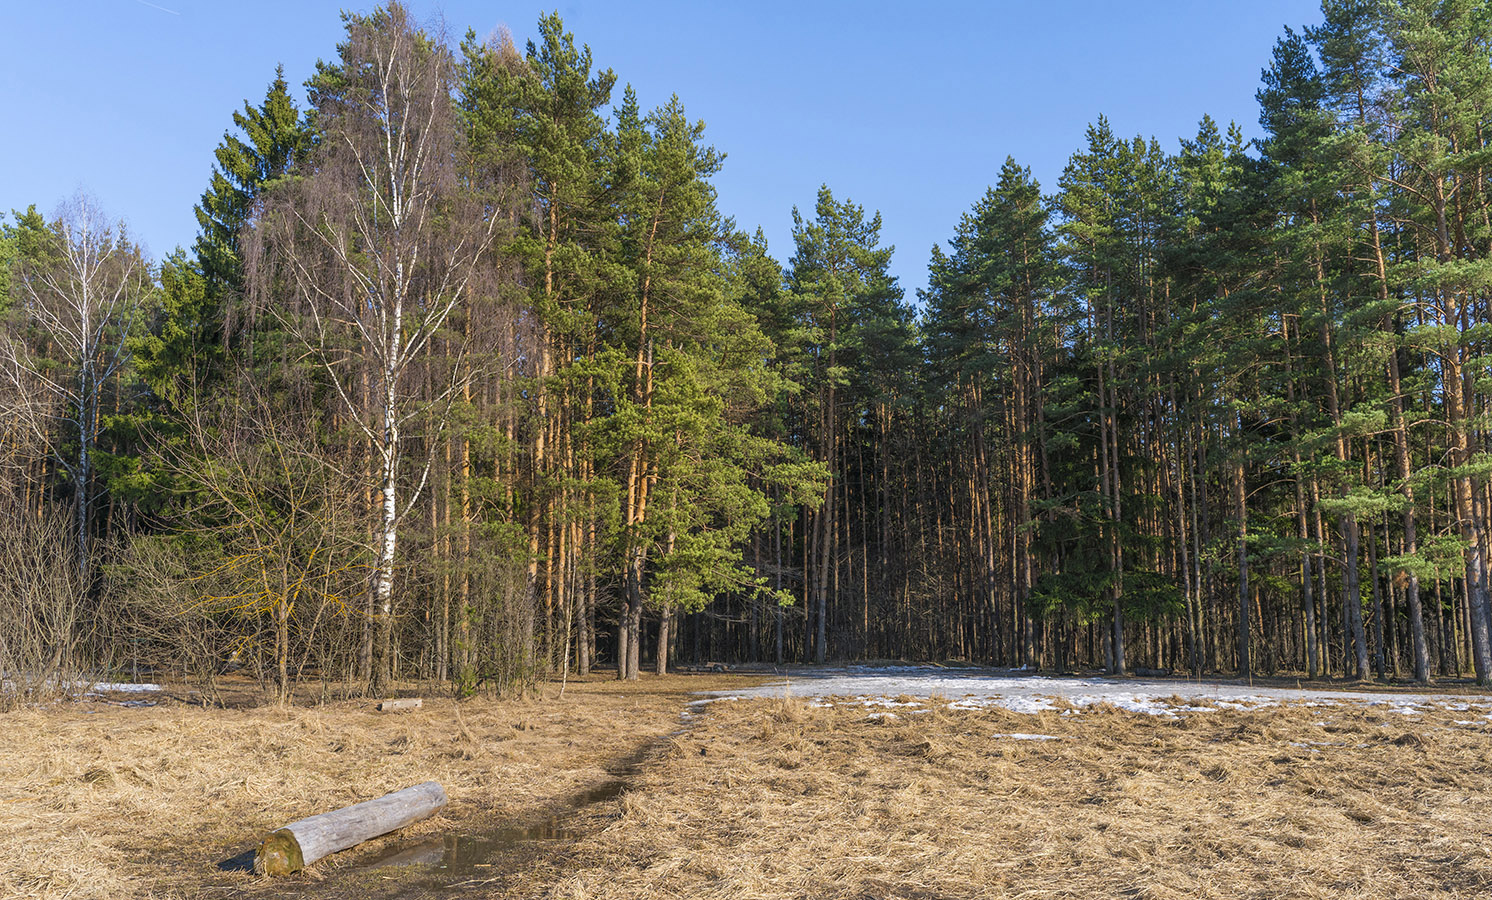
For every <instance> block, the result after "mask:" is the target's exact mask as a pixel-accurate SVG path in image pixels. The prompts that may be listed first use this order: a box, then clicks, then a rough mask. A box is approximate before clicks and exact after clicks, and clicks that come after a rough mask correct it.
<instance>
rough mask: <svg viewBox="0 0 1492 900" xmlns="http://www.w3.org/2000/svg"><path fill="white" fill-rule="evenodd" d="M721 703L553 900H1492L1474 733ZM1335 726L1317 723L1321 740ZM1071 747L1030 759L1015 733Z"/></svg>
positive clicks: (1279, 715) (1381, 722)
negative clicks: (1485, 899) (1481, 899)
mask: <svg viewBox="0 0 1492 900" xmlns="http://www.w3.org/2000/svg"><path fill="white" fill-rule="evenodd" d="M873 712H878V711H873V710H869V709H866V708H864V707H860V706H841V707H838V708H830V709H820V708H814V707H812V706H809V705H805V704H803V703H798V702H789V701H758V702H753V703H746V702H741V703H721V704H714V705H713V706H712V707H711V712H710V714H709V716H708V718H707V719H706V720H705V721H703V722H702V723H701V724H700V725H699V726H698V727H697V728H696V729H695V730H694V731H692V732H691V733H690V734H688V735H687V736H684V737H681V738H678V739H676V740H675V741H674V745H673V746H672V748H671V752H670V753H669V754H668V758H666V759H665V760H661V761H660V762H659V764H658V765H655V766H653V767H651V768H650V769H649V770H648V772H647V773H646V775H645V776H644V777H643V778H642V779H640V780H639V782H638V783H637V785H636V789H635V790H634V791H632V792H629V793H628V794H627V795H626V796H625V797H624V801H623V807H624V810H623V812H622V814H621V817H620V819H618V820H616V821H614V822H612V823H610V824H609V825H605V823H598V825H605V827H604V830H601V831H599V832H598V833H597V834H595V835H594V836H592V837H590V838H588V839H586V840H584V841H582V842H580V844H579V845H578V846H577V847H576V851H575V853H576V855H575V857H574V858H573V859H571V860H570V861H569V862H568V866H567V867H568V870H569V871H568V874H567V875H566V876H564V877H563V878H562V879H561V880H560V881H558V883H556V884H554V885H552V886H551V887H550V888H549V889H548V890H547V896H549V897H551V898H555V900H560V898H564V900H599V898H623V897H625V898H684V897H688V898H739V900H745V898H790V897H792V898H796V897H804V898H807V897H813V898H864V900H871V898H907V900H913V898H916V900H931V898H966V897H990V898H995V897H998V898H1056V897H1062V898H1068V897H1070V898H1080V897H1081V898H1094V897H1123V898H1152V900H1171V898H1212V897H1216V898H1240V897H1257V898H1282V897H1300V898H1333V900H1337V898H1342V897H1353V898H1378V897H1383V898H1388V897H1474V896H1487V895H1488V893H1489V891H1492V860H1489V850H1492V840H1489V833H1492V729H1489V727H1488V726H1489V725H1492V723H1489V722H1487V720H1486V719H1485V718H1482V717H1481V716H1480V715H1477V719H1478V722H1479V724H1478V725H1475V726H1466V725H1458V724H1455V720H1457V719H1464V718H1466V717H1467V716H1468V715H1469V714H1467V713H1432V714H1426V715H1423V716H1417V717H1415V716H1402V715H1399V714H1395V713H1379V712H1373V711H1370V710H1364V709H1362V708H1354V707H1334V708H1325V709H1322V708H1315V709H1306V708H1299V707H1297V708H1284V709H1280V708H1272V709H1264V710H1258V711H1252V712H1238V711H1221V710H1220V711H1214V712H1205V713H1193V714H1189V715H1187V716H1185V717H1184V718H1181V719H1179V720H1166V719H1157V718H1152V717H1149V716H1144V715H1136V714H1132V713H1126V712H1121V711H1118V710H1114V709H1104V708H1097V709H1089V710H1086V711H1083V712H1081V713H1079V714H1075V715H1068V716H1063V715H1061V714H1060V712H1048V713H1042V714H1040V715H1038V716H1028V715H1019V714H1014V713H1009V712H1005V711H999V710H989V711H967V712H962V711H949V710H947V709H946V708H942V707H937V708H934V710H933V711H931V712H927V713H923V714H920V715H912V714H907V713H906V711H905V710H898V711H897V713H898V715H897V717H896V718H894V719H893V718H886V717H878V718H871V717H870V716H871V714H872V713H873ZM1323 723H1324V724H1323ZM1031 732H1035V733H1041V734H1047V735H1053V736H1057V737H1059V738H1061V739H1060V740H1053V741H1043V742H1036V741H1023V740H1015V739H1012V738H1010V737H1008V735H1009V734H1011V733H1031Z"/></svg>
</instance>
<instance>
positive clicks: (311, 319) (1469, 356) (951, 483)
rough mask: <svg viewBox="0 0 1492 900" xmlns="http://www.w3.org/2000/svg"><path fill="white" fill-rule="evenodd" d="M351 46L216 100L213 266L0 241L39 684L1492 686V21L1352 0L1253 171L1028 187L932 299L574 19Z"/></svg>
mask: <svg viewBox="0 0 1492 900" xmlns="http://www.w3.org/2000/svg"><path fill="white" fill-rule="evenodd" d="M345 19H346V34H345V40H344V42H343V43H341V44H340V45H339V46H337V47H336V48H335V52H334V54H333V55H332V56H331V61H330V62H322V63H320V64H319V65H318V67H317V71H316V74H315V75H314V77H313V78H312V79H311V80H310V81H309V82H308V83H307V84H306V94H305V96H306V98H307V99H306V107H305V108H304V109H303V108H300V106H299V105H298V103H297V102H296V100H295V99H294V97H293V95H292V92H291V90H290V86H289V85H288V84H287V83H286V82H285V80H284V78H283V76H276V77H275V78H274V80H273V81H272V82H271V83H270V84H269V88H268V91H267V93H266V94H265V96H264V97H263V98H262V100H260V101H259V102H257V103H256V102H252V101H251V102H248V103H246V104H245V106H244V108H243V109H242V110H241V111H238V112H234V113H232V117H231V126H232V127H231V129H230V130H229V131H228V132H227V133H226V134H225V137H224V139H223V142H222V143H221V144H220V145H219V146H218V147H217V148H216V151H215V154H214V158H215V165H214V166H213V167H212V170H211V178H210V180H209V182H208V184H207V187H206V190H205V192H204V193H203V195H202V200H201V203H200V205H199V206H198V207H197V210H196V214H197V219H198V221H199V222H200V226H201V228H200V232H199V236H198V238H197V240H196V243H195V244H194V246H193V247H192V248H191V249H190V250H184V249H178V250H177V251H176V252H174V253H173V254H171V255H170V256H168V257H167V258H165V259H164V260H160V261H152V260H149V259H146V258H144V256H143V254H142V253H141V251H140V250H139V249H138V248H137V247H136V245H135V244H134V243H133V242H132V241H131V238H130V236H129V234H128V233H127V231H126V230H125V228H124V227H123V226H122V225H120V224H115V223H113V222H112V221H111V220H109V219H108V218H107V217H105V216H104V215H102V214H101V213H100V211H99V210H98V209H97V208H96V206H95V204H93V203H92V202H91V201H89V200H88V199H86V198H83V197H80V198H77V199H76V200H74V201H73V202H72V203H71V204H69V205H68V206H66V207H65V208H64V209H63V210H62V211H61V212H60V213H59V214H58V215H57V216H56V217H55V218H46V217H44V216H42V215H40V214H38V213H37V212H36V209H35V207H32V208H31V209H29V210H27V211H24V212H22V211H17V212H15V213H13V214H12V215H11V216H9V217H8V218H6V219H5V220H4V221H3V222H0V312H3V322H0V382H3V387H0V407H3V409H0V413H3V415H0V673H12V675H13V677H14V679H15V680H12V681H11V682H9V684H10V685H11V686H12V687H16V686H20V687H22V688H24V689H25V690H41V689H42V688H44V687H45V686H46V685H48V684H57V683H58V677H59V676H61V677H62V678H63V679H64V683H65V678H66V677H68V676H69V674H70V673H81V672H104V671H109V672H114V673H124V674H125V675H127V676H132V677H143V674H142V673H144V672H150V673H161V672H163V671H171V672H176V673H178V674H179V675H182V676H184V677H187V678H190V679H194V680H198V681H200V682H201V683H202V684H204V685H207V686H209V688H211V687H212V686H213V685H214V684H215V679H216V678H217V677H218V675H219V674H220V673H221V672H223V671H226V670H229V669H237V670H240V671H245V672H249V673H252V674H253V675H255V676H257V677H258V678H259V679H261V680H262V681H263V682H264V683H265V684H266V685H267V686H269V687H270V688H271V689H272V690H273V691H274V692H275V693H276V695H277V696H278V697H280V698H281V699H285V698H288V697H289V696H290V694H291V693H292V692H293V691H295V690H296V689H297V688H300V689H302V690H304V689H305V688H307V687H316V686H319V689H320V690H321V691H322V693H323V695H326V694H327V693H328V692H330V691H354V690H356V691H363V690H368V691H372V692H375V693H377V692H382V691H385V690H387V689H388V688H389V686H390V685H391V684H392V683H393V682H394V681H396V680H400V681H407V680H412V679H425V680H431V681H434V682H442V683H449V684H450V685H451V686H452V689H453V690H455V691H456V692H457V693H458V695H466V694H470V693H471V692H474V691H478V690H491V689H496V690H500V691H509V690H519V691H521V690H523V689H525V688H526V687H527V686H530V685H532V684H534V683H536V682H537V681H538V680H540V679H545V678H550V677H559V676H561V675H562V673H579V674H587V673H589V672H590V671H591V670H592V669H593V668H595V667H597V666H612V665H615V666H616V669H617V674H618V676H619V677H623V678H636V677H637V676H638V673H639V671H640V669H641V668H642V666H643V665H644V664H646V665H648V666H649V667H655V668H656V670H657V671H659V672H662V671H664V670H665V667H666V666H668V665H669V664H670V663H671V662H691V661H693V662H698V661H706V660H709V661H716V660H743V661H760V662H777V663H782V662H786V661H794V662H796V661H802V662H824V661H826V660H840V659H888V658H902V659H935V660H952V659H961V660H967V661H971V662H977V663H986V664H995V665H1001V666H1014V667H1027V668H1031V669H1043V670H1057V671H1067V670H1073V669H1076V668H1081V667H1093V666H1103V667H1105V668H1106V669H1107V670H1108V671H1110V672H1114V673H1124V672H1126V671H1130V672H1133V671H1142V672H1143V671H1148V670H1169V671H1173V672H1191V673H1197V674H1200V673H1203V672H1226V673H1238V674H1240V675H1251V674H1269V673H1286V672H1288V673H1298V674H1303V675H1306V676H1309V677H1312V678H1315V677H1327V676H1341V677H1347V678H1355V679H1367V678H1374V677H1376V678H1386V677H1390V676H1397V677H1403V678H1412V679H1413V680H1415V681H1418V682H1426V681H1429V680H1431V679H1432V678H1434V677H1455V676H1461V675H1464V674H1468V673H1470V674H1473V675H1474V676H1475V678H1476V680H1477V681H1478V682H1479V683H1483V684H1486V683H1489V681H1492V644H1489V621H1492V608H1489V599H1488V573H1487V555H1488V552H1489V550H1492V534H1489V531H1488V524H1489V517H1492V464H1489V461H1492V457H1489V455H1488V449H1489V441H1492V422H1489V419H1488V416H1487V413H1488V410H1489V404H1492V380H1489V371H1488V359H1489V358H1488V356H1487V353H1488V347H1489V340H1492V310H1489V305H1488V304H1489V299H1492V9H1489V8H1488V7H1487V6H1486V5H1485V4H1481V3H1475V2H1469V0H1381V2H1380V0H1326V2H1325V3H1324V4H1323V20H1322V22H1321V24H1320V25H1318V26H1315V27H1309V28H1305V29H1304V30H1302V31H1300V32H1295V31H1290V30H1287V31H1286V33H1285V34H1284V35H1283V36H1282V37H1281V38H1280V39H1279V41H1278V43H1277V44H1276V46H1275V49H1274V53H1273V57H1272V58H1271V59H1269V60H1261V62H1262V63H1264V64H1265V65H1264V68H1263V73H1262V82H1261V86H1260V87H1259V90H1258V95H1257V96H1258V101H1259V115H1260V124H1261V126H1262V130H1263V134H1264V137H1262V138H1261V139H1260V140H1257V141H1248V142H1246V141H1245V140H1244V139H1243V137H1242V133H1241V131H1240V129H1239V128H1237V127H1236V126H1230V127H1227V128H1221V127H1219V125H1218V124H1217V123H1215V122H1214V121H1213V120H1212V119H1210V118H1207V117H1203V118H1202V120H1201V122H1200V124H1199V126H1198V129H1197V132H1196V134H1195V136H1193V137H1191V138H1187V139H1183V140H1182V141H1181V142H1180V145H1179V150H1178V152H1176V153H1174V154H1173V153H1170V152H1168V151H1167V150H1165V149H1164V148H1163V147H1162V145H1161V144H1160V143H1159V142H1157V141H1156V140H1155V139H1153V138H1148V139H1147V138H1141V137H1135V138H1125V137H1122V136H1120V135H1119V134H1117V133H1116V132H1115V131H1114V130H1113V127H1112V126H1111V124H1110V123H1109V122H1108V121H1106V120H1104V119H1102V118H1100V119H1099V120H1098V121H1097V122H1095V123H1093V124H1092V125H1091V126H1089V128H1088V131H1087V141H1086V146H1083V147H1081V148H1079V149H1078V150H1077V151H1076V152H1075V153H1073V154H1072V156H1071V158H1070V160H1069V161H1068V163H1067V166H1066V168H1065V170H1064V172H1063V174H1062V176H1061V178H1060V180H1059V181H1058V183H1057V184H1056V185H1055V186H1048V190H1049V191H1050V192H1047V191H1044V188H1043V186H1042V185H1039V184H1037V183H1036V182H1035V181H1034V180H1033V178H1032V177H1031V174H1030V171H1029V169H1027V168H1024V167H1022V166H1021V165H1020V163H1018V162H1017V161H1015V160H1007V161H1006V163H1005V165H1004V167H1003V168H1002V169H1001V170H1000V171H999V172H997V173H990V175H991V178H992V179H993V181H994V186H993V187H991V188H990V189H989V190H988V192H987V193H986V194H985V195H984V196H983V197H981V198H978V199H977V201H976V202H974V203H973V205H972V206H971V207H970V208H969V211H968V212H967V213H966V214H965V215H964V216H963V217H962V218H961V220H960V221H958V222H957V223H950V226H951V231H952V234H951V238H950V239H949V240H948V242H947V244H946V247H943V248H934V249H933V251H932V257H931V260H930V262H929V268H928V272H929V287H928V288H927V290H926V291H925V292H924V293H920V295H919V296H918V297H916V298H908V297H906V296H905V295H904V292H903V290H902V288H901V287H900V286H899V285H898V284H897V282H896V280H895V279H894V278H893V277H891V276H890V275H889V274H888V267H889V263H890V260H891V253H892V249H891V248H890V247H887V246H883V245H882V244H881V242H880V225H881V222H880V217H879V215H877V214H868V213H867V212H866V209H865V207H863V206H861V205H858V204H856V203H853V202H850V201H849V200H847V199H845V198H842V197H839V196H836V195H835V194H834V193H833V192H832V191H831V189H830V187H828V186H825V187H823V188H822V189H821V190H820V192H819V194H818V196H817V198H812V199H813V202H812V204H811V205H808V203H807V201H808V200H809V199H810V198H804V201H805V206H804V208H803V209H801V210H796V209H795V210H793V211H792V216H793V232H792V238H793V246H792V247H790V248H786V253H787V257H786V261H785V262H783V261H780V260H779V259H778V258H777V257H774V256H773V255H772V252H773V251H772V250H769V248H768V247H767V245H766V241H765V238H764V237H763V236H762V234H761V232H760V231H757V232H756V233H755V234H751V233H747V232H744V231H742V230H740V229H739V228H738V226H737V223H736V222H734V221H733V220H732V219H730V218H729V217H728V216H726V215H725V214H724V212H722V210H720V209H719V208H718V207H717V202H716V195H715V191H714V189H713V188H712V186H711V181H710V180H711V177H712V176H713V175H714V174H715V173H716V172H717V171H718V170H719V169H720V167H721V165H722V162H723V155H722V154H721V153H720V152H717V150H716V149H715V148H713V147H712V146H711V145H710V144H709V143H708V140H707V138H706V134H705V128H704V124H703V123H702V122H699V121H697V120H694V119H691V118H690V117H689V115H688V113H687V112H686V110H685V108H684V105H683V103H682V101H681V100H680V99H679V98H677V97H675V98H673V99H671V100H670V101H669V102H668V103H666V104H665V105H663V106H661V107H658V108H656V109H653V110H644V109H642V108H641V107H640V105H639V103H638V100H637V97H636V96H635V94H634V92H633V91H632V90H631V89H630V88H627V87H625V86H619V84H618V77H617V75H615V74H613V72H612V71H611V70H609V69H604V68H601V67H600V65H599V64H598V63H597V62H595V61H593V60H592V58H591V54H590V51H589V49H587V48H585V47H584V46H583V45H582V44H579V43H577V40H576V39H575V38H574V37H573V36H572V35H571V34H570V33H568V32H567V31H566V30H565V28H564V26H563V24H562V22H561V21H560V19H559V18H558V17H557V16H546V17H544V18H542V19H541V20H540V22H539V26H538V38H537V39H536V40H535V41H534V42H532V43H529V44H528V45H527V47H526V48H523V49H520V48H518V47H516V46H514V44H513V42H512V41H511V39H509V38H507V37H506V36H504V35H498V36H496V37H494V38H492V39H490V40H481V39H479V38H478V37H477V36H475V35H473V34H471V33H468V34H467V36H466V38H465V39H464V40H462V41H460V42H459V43H453V42H448V41H446V40H444V39H443V38H442V37H440V36H439V35H437V34H435V33H433V32H431V31H429V30H427V29H424V28H422V27H420V26H419V25H418V24H416V23H414V22H413V21H411V19H410V16H409V14H408V12H407V11H406V10H405V9H404V8H402V7H400V6H398V5H394V4H391V5H389V6H386V7H383V8H380V9H378V10H376V11H374V12H372V13H370V14H367V15H356V14H348V15H346V16H345ZM329 49H330V48H329ZM227 124H230V122H229V121H228V120H227V117H226V116H225V125H227ZM206 167H207V159H206V154H205V153H204V168H206ZM1051 188H1054V190H1051ZM862 199H868V198H862ZM784 212H786V211H784ZM774 249H776V248H774ZM776 252H778V253H781V252H783V251H782V250H781V249H776ZM28 678H29V679H30V680H27V679H28Z"/></svg>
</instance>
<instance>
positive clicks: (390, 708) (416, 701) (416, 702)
mask: <svg viewBox="0 0 1492 900" xmlns="http://www.w3.org/2000/svg"><path fill="white" fill-rule="evenodd" d="M424 705H425V701H424V700H422V699H421V698H419V697H406V698H404V699H402V700H385V701H383V702H382V703H380V704H378V711H379V712H398V711H400V710H404V709H419V708H420V707H421V706H424Z"/></svg>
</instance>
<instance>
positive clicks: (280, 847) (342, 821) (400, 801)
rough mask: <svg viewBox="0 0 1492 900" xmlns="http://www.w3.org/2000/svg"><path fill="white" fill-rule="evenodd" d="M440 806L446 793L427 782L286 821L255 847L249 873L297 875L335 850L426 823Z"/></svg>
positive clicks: (434, 784)
mask: <svg viewBox="0 0 1492 900" xmlns="http://www.w3.org/2000/svg"><path fill="white" fill-rule="evenodd" d="M445 805H446V792H445V791H444V790H443V789H442V788H441V786H440V785H439V784H438V783H436V782H434V781H427V782H425V783H424V784H417V785H415V786H414V787H410V788H405V789H404V790H402V791H395V792H394V793H392V794H387V795H385V796H383V797H379V798H378V799H377V800H368V801H366V802H363V803H358V804H356V805H354V806H349V807H347V808H345V809H339V810H336V811H335V812H329V813H322V814H321V815H317V816H309V817H307V818H304V819H301V820H299V821H296V822H291V823H290V824H289V825H286V826H285V827H284V828H277V829H275V830H274V831H273V832H271V833H270V835H269V837H266V838H265V839H264V843H262V844H260V845H259V852H258V853H257V854H255V856H254V871H255V872H256V873H258V874H260V875H289V874H290V873H292V872H299V871H300V870H301V869H304V868H305V867H306V866H309V865H311V864H312V863H314V862H316V861H317V860H318V859H322V858H324V857H327V856H330V855H331V854H333V853H336V852H338V851H339V850H346V849H348V848H349V847H356V846H357V845H358V844H361V843H362V842H363V841H369V840H372V839H373V838H376V837H378V836H380V835H385V834H388V833H389V832H390V831H398V830H399V829H400V828H403V827H405V826H406V825H410V824H413V823H415V822H418V821H420V820H421V819H427V818H429V817H430V816H433V815H435V814H436V813H437V812H439V811H440V810H441V809H442V808H444V807H445Z"/></svg>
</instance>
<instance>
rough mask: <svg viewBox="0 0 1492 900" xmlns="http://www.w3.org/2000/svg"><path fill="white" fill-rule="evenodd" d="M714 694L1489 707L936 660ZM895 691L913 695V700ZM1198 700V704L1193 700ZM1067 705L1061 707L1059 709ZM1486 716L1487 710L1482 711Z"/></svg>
mask: <svg viewBox="0 0 1492 900" xmlns="http://www.w3.org/2000/svg"><path fill="white" fill-rule="evenodd" d="M707 693H708V694H710V695H711V696H712V698H713V699H724V698H727V697H730V698H748V697H752V698H755V697H784V696H786V697H802V698H805V699H808V700H810V701H811V705H812V706H819V707H822V706H829V705H833V704H836V703H838V704H852V705H857V706H863V707H878V708H882V709H890V708H896V707H904V706H920V705H922V703H923V702H928V701H936V702H937V703H940V704H945V705H946V706H947V707H948V708H949V709H959V710H971V709H984V708H990V707H996V708H1001V709H1008V710H1011V711H1012V712H1019V713H1038V712H1044V711H1046V710H1053V709H1057V708H1058V705H1059V704H1061V705H1065V706H1070V707H1073V708H1076V709H1083V708H1086V707H1090V706H1095V705H1098V704H1108V705H1110V706H1113V707H1116V708H1118V709H1123V710H1128V711H1130V712H1135V713H1143V714H1146V715H1153V716H1174V715H1176V714H1178V713H1189V712H1207V711H1211V710H1214V709H1254V708H1258V707H1261V706H1274V705H1278V704H1281V703H1287V702H1297V703H1304V704H1307V705H1311V706H1336V705H1341V704H1363V705H1370V706H1375V707H1380V708H1384V709H1385V711H1387V712H1394V713H1399V714H1401V715H1410V716H1412V715H1418V714H1419V713H1420V712H1421V711H1422V710H1424V709H1425V708H1427V707H1432V706H1433V707H1441V708H1446V709H1462V710H1465V709H1470V708H1472V706H1475V707H1476V708H1477V709H1478V710H1479V711H1481V710H1484V709H1489V708H1492V697H1488V698H1487V699H1486V700H1481V699H1477V700H1472V701H1468V700H1467V698H1466V697H1465V696H1464V695H1452V694H1394V693H1360V692H1352V691H1339V690H1326V689H1317V688H1281V687H1263V686H1259V685H1241V684H1227V683H1223V682H1215V681H1185V680H1155V679H1140V678H1135V679H1123V680H1120V679H1112V678H1080V677H1071V678H1060V677H1051V676H1046V675H1028V674H1022V673H1021V672H1019V671H1017V670H1011V669H972V668H971V669H948V668H943V667H939V666H885V667H867V666H849V667H845V668H832V669H829V668H826V669H793V670H789V671H788V672H787V674H786V677H785V678H784V679H782V680H780V681H773V682H771V683H768V684H763V685H759V686H756V687H750V688H742V689H739V690H733V691H710V692H707ZM898 698H916V699H915V702H914V701H913V700H907V699H898ZM1198 703H1204V704H1207V705H1205V706H1199V705H1195V704H1198ZM1068 712H1070V710H1064V711H1063V714H1064V715H1066V714H1068ZM1488 718H1489V719H1492V714H1489V715H1488Z"/></svg>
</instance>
